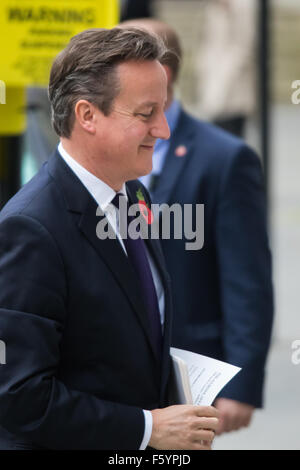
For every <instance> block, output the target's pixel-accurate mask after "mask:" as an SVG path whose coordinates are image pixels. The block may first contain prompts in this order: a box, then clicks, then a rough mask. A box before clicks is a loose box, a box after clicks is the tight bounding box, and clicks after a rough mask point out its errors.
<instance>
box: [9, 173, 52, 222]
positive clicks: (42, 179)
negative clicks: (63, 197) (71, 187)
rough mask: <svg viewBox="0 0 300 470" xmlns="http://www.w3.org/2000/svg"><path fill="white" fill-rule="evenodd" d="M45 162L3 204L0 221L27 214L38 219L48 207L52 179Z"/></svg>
mask: <svg viewBox="0 0 300 470" xmlns="http://www.w3.org/2000/svg"><path fill="white" fill-rule="evenodd" d="M46 168H47V164H44V165H43V166H42V168H41V169H40V170H39V172H38V173H37V174H36V175H35V176H34V177H33V178H32V179H31V180H30V181H29V182H28V183H26V184H25V185H24V186H22V188H21V189H20V190H19V191H18V192H17V193H16V194H15V195H14V196H13V197H12V198H11V199H10V200H9V201H8V202H7V203H6V204H5V206H4V207H3V208H2V210H1V212H0V223H1V222H2V221H3V220H5V219H6V218H8V217H11V216H16V215H29V216H31V217H32V218H35V219H37V220H38V219H39V218H40V217H39V216H40V215H41V214H43V212H45V210H46V206H47V209H48V208H49V201H51V199H52V198H50V197H49V192H51V193H53V181H52V179H51V177H50V175H49V174H48V171H47V169H46Z"/></svg>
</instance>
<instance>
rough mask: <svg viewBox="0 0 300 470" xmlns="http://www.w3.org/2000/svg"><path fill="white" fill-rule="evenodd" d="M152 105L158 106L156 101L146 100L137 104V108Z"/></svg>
mask: <svg viewBox="0 0 300 470" xmlns="http://www.w3.org/2000/svg"><path fill="white" fill-rule="evenodd" d="M151 106H157V103H156V102H155V101H145V102H144V103H140V104H139V105H137V109H139V108H150V107H151Z"/></svg>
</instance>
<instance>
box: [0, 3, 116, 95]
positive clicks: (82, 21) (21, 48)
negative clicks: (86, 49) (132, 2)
mask: <svg viewBox="0 0 300 470" xmlns="http://www.w3.org/2000/svg"><path fill="white" fill-rule="evenodd" d="M118 21H119V1H118V0H1V3H0V41H1V59H0V80H2V81H3V82H4V83H5V84H6V87H9V86H20V85H23V86H26V85H31V86H36V85H38V86H40V85H41V86H45V85H47V84H48V79H49V71H50V67H51V64H52V61H53V58H54V57H55V56H56V55H57V54H58V52H60V51H61V50H62V49H63V48H64V47H65V46H66V44H67V43H68V42H69V39H70V38H71V37H72V36H74V35H75V34H77V33H79V32H80V31H83V30H84V29H88V28H95V27H104V28H111V27H113V26H114V25H116V24H117V23H118Z"/></svg>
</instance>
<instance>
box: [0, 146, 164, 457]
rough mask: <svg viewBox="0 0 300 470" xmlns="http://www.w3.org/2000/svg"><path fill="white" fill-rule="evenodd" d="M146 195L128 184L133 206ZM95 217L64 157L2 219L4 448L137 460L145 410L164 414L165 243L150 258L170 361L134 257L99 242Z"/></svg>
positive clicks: (0, 435) (0, 404) (0, 397)
mask: <svg viewBox="0 0 300 470" xmlns="http://www.w3.org/2000/svg"><path fill="white" fill-rule="evenodd" d="M138 187H141V184H140V183H138V182H134V181H132V182H130V183H128V184H127V189H128V194H129V197H130V199H131V201H132V202H137V200H136V196H135V193H136V190H137V188H138ZM145 197H146V195H145ZM96 209H97V204H96V202H95V201H94V199H93V198H92V197H91V196H90V194H89V193H88V191H87V190H86V189H85V187H84V186H83V185H82V183H81V182H80V181H79V179H78V178H77V177H76V176H75V174H74V173H73V172H72V171H71V170H70V168H69V167H68V166H67V165H66V163H65V162H64V161H63V159H62V158H61V157H60V156H59V155H58V154H55V155H53V156H52V157H51V159H50V160H49V162H48V163H46V164H45V165H44V166H43V167H42V169H41V170H40V172H39V173H38V174H37V175H36V176H35V177H34V178H33V179H32V180H31V181H30V182H29V183H28V184H27V185H25V186H24V187H23V188H22V189H21V190H20V191H19V192H18V193H17V195H16V196H14V197H13V198H12V199H11V200H10V201H9V202H8V204H7V205H6V206H5V207H4V209H3V210H2V212H1V215H0V338H1V339H2V340H3V341H4V342H5V344H6V364H4V365H0V371H1V379H0V425H1V426H2V428H3V429H2V431H1V432H0V442H1V444H0V445H1V446H2V448H5V449H7V448H24V447H25V448H31V447H34V448H38V447H43V448H50V449H115V450H116V449H137V448H139V446H140V444H141V441H142V437H143V433H144V416H143V411H142V409H149V410H150V409H153V408H156V407H158V406H164V405H165V404H166V394H167V381H168V376H169V366H170V364H169V346H170V288H169V279H168V275H167V274H166V271H165V267H164V264H163V259H162V255H161V251H160V247H159V242H158V241H155V240H154V241H151V242H149V243H148V248H149V250H150V252H151V254H152V256H153V258H154V260H155V262H156V265H157V267H158V269H159V272H160V275H161V279H162V282H163V285H164V288H165V296H166V297H165V300H166V311H165V329H164V332H165V333H164V351H163V359H162V361H159V359H158V358H157V357H156V356H155V353H154V348H153V344H152V338H151V337H150V336H149V330H150V329H149V327H148V322H147V318H146V315H145V313H144V312H145V309H144V305H143V298H142V297H141V294H140V292H139V289H138V287H137V285H138V280H137V278H136V276H135V273H134V271H133V269H132V267H131V265H130V263H129V261H128V259H127V257H126V255H125V254H124V252H123V250H122V248H121V246H120V244H119V242H118V241H117V240H109V239H107V240H99V239H98V238H97V236H96V225H97V223H98V222H99V220H100V218H99V216H96Z"/></svg>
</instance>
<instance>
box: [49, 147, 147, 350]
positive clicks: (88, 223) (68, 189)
mask: <svg viewBox="0 0 300 470" xmlns="http://www.w3.org/2000/svg"><path fill="white" fill-rule="evenodd" d="M49 172H50V174H51V175H52V176H53V177H54V178H55V179H56V180H57V181H58V182H59V185H60V187H61V189H62V190H63V192H64V197H65V201H66V204H67V209H68V210H69V211H70V212H73V213H76V222H77V224H78V228H79V230H80V231H81V232H82V233H83V234H84V236H85V237H86V239H87V240H88V241H89V243H91V245H92V246H93V247H94V249H95V251H96V252H97V254H98V255H99V256H100V257H101V259H102V260H103V261H104V262H105V264H106V266H107V268H108V269H109V270H110V271H111V272H112V274H113V276H114V278H115V280H116V282H117V283H118V285H119V286H120V288H121V289H122V290H123V292H124V294H125V295H126V297H127V299H128V301H129V302H130V304H131V306H132V308H133V310H134V312H135V314H136V316H137V319H138V321H139V323H140V325H141V327H142V329H143V331H144V333H145V336H146V338H147V341H148V342H149V344H150V348H151V350H152V352H153V354H154V355H155V349H154V346H153V343H152V338H151V336H150V334H149V333H150V331H151V329H150V325H149V323H148V317H147V315H146V314H145V306H144V303H143V299H142V297H141V295H140V292H139V289H138V279H137V277H136V274H135V272H134V270H133V268H132V266H131V264H130V262H129V260H128V258H127V256H126V255H125V253H124V251H123V249H122V247H121V245H120V243H119V241H118V240H117V239H109V238H107V239H105V240H100V239H99V238H98V236H97V233H96V228H97V224H98V223H99V222H100V221H101V220H103V218H104V217H105V216H104V215H101V216H99V215H97V213H96V212H97V207H98V206H97V203H96V201H95V200H94V199H93V197H92V196H91V195H90V194H89V192H88V191H87V189H86V188H85V187H84V185H83V184H82V183H81V181H80V180H79V179H78V178H77V176H76V175H75V174H74V173H73V171H72V170H71V169H70V168H69V167H68V166H67V164H66V163H65V162H64V160H63V159H62V158H61V157H60V155H59V154H56V155H54V157H52V158H51V160H49ZM78 215H79V217H78ZM155 357H156V355H155Z"/></svg>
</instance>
